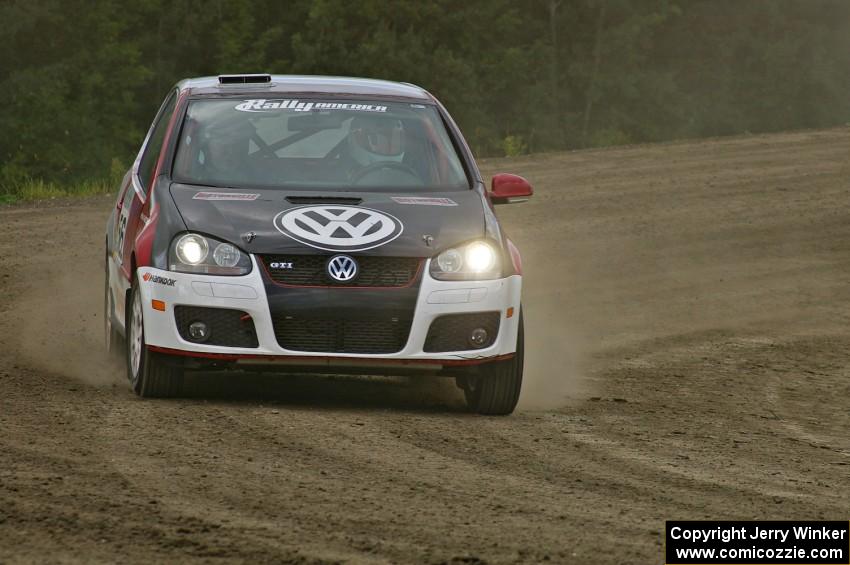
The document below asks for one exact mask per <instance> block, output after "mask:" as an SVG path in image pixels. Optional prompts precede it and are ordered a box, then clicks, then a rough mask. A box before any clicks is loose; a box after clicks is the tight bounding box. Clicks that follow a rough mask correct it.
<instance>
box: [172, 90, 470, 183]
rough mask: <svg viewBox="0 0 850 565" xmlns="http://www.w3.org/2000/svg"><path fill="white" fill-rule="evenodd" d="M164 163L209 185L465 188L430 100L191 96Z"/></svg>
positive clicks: (186, 178) (180, 177)
mask: <svg viewBox="0 0 850 565" xmlns="http://www.w3.org/2000/svg"><path fill="white" fill-rule="evenodd" d="M173 172H174V175H173V176H174V179H175V180H176V181H178V182H185V183H190V184H203V185H209V186H217V187H264V188H297V189H304V190H311V189H316V190H342V191H345V190H353V191H368V190H385V191H399V190H401V191H419V192H428V191H446V190H461V189H464V188H469V181H468V180H467V177H466V174H465V173H464V169H463V166H462V165H461V162H460V159H459V158H458V155H457V152H456V151H455V148H454V145H453V144H452V141H451V139H450V137H449V133H448V132H447V131H446V128H445V126H444V124H443V121H442V119H441V118H440V115H439V113H438V112H437V109H436V107H435V106H433V105H430V104H411V103H402V102H385V101H375V100H334V99H318V98H309V99H307V98H298V99H295V98H288V99H272V98H266V99H226V100H222V99H217V100H194V101H191V102H190V105H189V109H188V111H187V113H186V118H185V121H184V123H183V127H182V129H181V134H180V140H179V142H178V146H177V155H176V158H175V162H174V170H173Z"/></svg>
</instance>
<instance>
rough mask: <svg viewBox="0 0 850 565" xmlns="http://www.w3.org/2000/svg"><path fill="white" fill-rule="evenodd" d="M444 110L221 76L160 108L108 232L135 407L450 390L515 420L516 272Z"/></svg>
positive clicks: (359, 85)
mask: <svg viewBox="0 0 850 565" xmlns="http://www.w3.org/2000/svg"><path fill="white" fill-rule="evenodd" d="M531 194H532V189H531V186H530V185H529V183H528V182H527V181H526V180H524V179H523V178H521V177H518V176H515V175H508V174H500V175H496V176H495V177H494V178H493V181H492V189H491V190H489V191H488V190H487V189H486V188H485V185H484V181H483V180H482V178H481V173H480V172H479V170H478V167H477V166H476V164H475V161H474V160H473V157H472V154H471V152H470V150H469V147H468V146H467V144H466V142H465V141H464V139H463V137H462V136H461V134H460V132H459V131H458V128H457V126H456V125H455V123H454V122H453V121H452V119H451V117H450V116H449V114H448V113H447V112H446V110H445V108H443V106H442V105H441V104H440V103H439V102H438V101H437V100H436V99H435V98H434V97H433V96H431V95H430V94H429V93H428V92H426V91H425V90H423V89H421V88H419V87H416V86H413V85H410V84H400V83H393V82H386V81H378V80H367V79H357V78H332V77H307V76H277V75H227V76H219V77H208V78H197V79H190V80H184V81H182V82H180V83H179V84H178V85H177V86H176V87H174V89H173V90H172V91H171V92H169V94H168V96H167V97H166V98H165V101H164V102H163V103H162V107H161V108H160V110H159V113H158V114H157V116H156V119H155V120H154V122H153V124H152V125H151V128H150V131H149V132H148V134H147V137H146V138H145V141H144V143H143V144H142V148H141V150H140V151H139V154H138V157H137V158H136V161H135V163H134V164H133V166H132V168H131V169H130V170H129V171H128V172H127V174H126V176H125V177H124V181H123V183H122V185H121V188H120V191H119V193H118V198H117V201H116V203H115V207H114V209H113V210H112V213H111V215H110V217H109V222H108V224H107V229H106V286H105V313H106V315H105V320H106V339H107V348H108V349H109V350H110V351H116V350H119V351H123V352H125V356H126V362H127V374H128V376H129V379H130V382H131V383H132V386H133V389H134V390H135V391H136V392H137V393H138V394H139V395H141V396H172V395H176V394H179V393H180V390H181V388H182V383H183V375H184V372H185V371H187V370H193V369H204V370H209V369H215V368H221V369H239V370H245V369H251V368H262V369H264V370H269V368H270V367H278V368H280V369H281V370H286V371H297V372H305V371H315V372H320V373H344V372H354V373H360V374H410V373H424V374H432V375H445V376H453V377H455V378H456V380H457V383H458V385H459V386H460V387H461V388H463V390H464V392H465V394H466V398H467V401H468V403H469V405H470V407H471V408H472V409H473V410H476V411H478V412H481V413H484V414H507V413H510V412H512V411H513V409H514V407H515V406H516V402H517V398H518V397H519V392H520V386H521V383H522V369H523V322H522V310H521V307H520V291H521V287H522V268H521V263H520V254H519V252H518V251H517V249H516V247H514V245H513V244H512V243H511V241H510V240H509V239H508V238H507V236H506V235H505V233H504V231H503V230H502V228H501V226H500V225H499V221H498V219H497V218H496V215H495V214H494V213H493V205H494V204H502V203H509V202H518V201H522V200H525V199H527V198H528V197H529V196H531Z"/></svg>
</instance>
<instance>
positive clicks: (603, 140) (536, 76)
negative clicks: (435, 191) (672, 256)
mask: <svg viewBox="0 0 850 565" xmlns="http://www.w3.org/2000/svg"><path fill="white" fill-rule="evenodd" d="M0 21H2V22H4V29H3V31H2V33H0V89H2V92H3V101H4V104H3V107H2V110H0V131H2V132H3V135H2V136H0V192H2V186H4V185H5V186H9V185H10V183H16V182H20V181H21V179H24V178H27V177H30V178H35V179H44V180H46V181H49V182H58V183H60V184H64V183H71V182H77V181H79V180H80V179H83V178H94V177H106V176H108V175H109V174H110V170H113V169H120V167H121V166H123V165H126V164H127V163H129V162H130V161H131V160H132V158H133V156H134V152H135V151H136V150H137V148H138V145H139V143H140V141H141V139H142V137H143V135H144V132H145V131H146V129H147V126H148V124H149V122H150V120H151V119H152V117H153V114H154V112H155V110H156V108H157V107H158V105H159V103H160V101H161V99H162V97H163V95H164V94H165V92H166V90H167V89H168V87H169V86H170V85H171V84H173V83H174V82H176V81H177V80H179V79H181V78H183V77H189V76H199V75H208V74H219V73H233V72H257V71H270V72H275V73H310V74H337V75H354V76H368V77H380V78H387V79H392V80H399V81H408V82H413V83H416V84H419V85H421V86H423V87H425V88H427V89H428V90H430V91H431V92H433V93H434V94H435V95H436V96H437V97H438V98H440V99H441V100H442V101H443V102H444V103H445V104H446V106H447V107H448V108H449V110H450V111H451V112H452V114H453V115H454V117H455V118H456V119H457V121H458V122H459V123H460V125H461V127H462V129H463V130H464V132H465V133H466V135H467V136H468V138H469V141H470V143H471V144H472V146H473V149H474V150H475V151H476V152H477V153H478V154H481V155H501V154H506V153H507V154H517V153H524V152H534V151H542V150H552V149H561V148H573V147H588V146H599V145H610V144H617V143H627V142H641V141H654V140H665V139H674V138H682V137H700V136H715V135H725V134H733V133H740V132H747V131H749V132H764V131H776V130H783V129H791V128H801V127H820V126H828V125H834V124H839V123H845V122H847V121H848V120H850V73H848V69H850V2H846V1H844V0H774V1H767V0H760V1H757V0H752V1H748V2H741V1H739V0H524V1H520V0H465V1H463V2H458V1H451V0H395V1H392V2H389V1H379V0H363V1H360V2H347V1H344V0H289V1H283V2H282V1H280V0H278V1H272V0H260V1H248V0H227V1H225V0H211V1H204V2H201V1H198V0H134V1H132V2H130V1H124V2H121V1H102V2H97V3H95V2H88V1H82V0H3V2H2V3H0Z"/></svg>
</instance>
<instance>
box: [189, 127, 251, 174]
mask: <svg viewBox="0 0 850 565" xmlns="http://www.w3.org/2000/svg"><path fill="white" fill-rule="evenodd" d="M248 139H249V135H248V132H247V130H246V128H245V127H240V126H230V125H225V126H218V127H212V128H208V129H207V131H206V132H204V135H203V141H204V144H203V156H202V157H201V159H203V161H202V162H201V164H202V166H203V173H202V176H203V177H204V178H205V179H206V180H207V181H209V182H211V183H213V184H221V183H228V182H234V181H237V180H240V179H244V178H247V177H248V176H250V173H251V172H253V171H251V170H250V167H249V166H248Z"/></svg>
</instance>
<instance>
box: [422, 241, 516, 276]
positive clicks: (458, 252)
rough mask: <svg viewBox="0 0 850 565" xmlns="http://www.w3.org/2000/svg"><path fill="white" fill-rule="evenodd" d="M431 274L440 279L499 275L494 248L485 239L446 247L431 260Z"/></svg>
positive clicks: (497, 259) (497, 258)
mask: <svg viewBox="0 0 850 565" xmlns="http://www.w3.org/2000/svg"><path fill="white" fill-rule="evenodd" d="M431 276H432V277H434V278H435V279H440V280H484V279H496V278H499V277H500V276H501V265H500V261H499V254H498V252H497V251H496V248H495V247H494V246H493V245H492V244H491V243H488V242H486V241H473V242H471V243H467V244H466V245H463V246H459V247H453V248H450V249H446V250H445V251H443V252H442V253H440V254H439V255H437V257H436V258H435V259H434V260H432V261H431Z"/></svg>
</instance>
